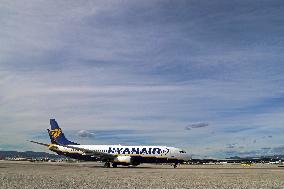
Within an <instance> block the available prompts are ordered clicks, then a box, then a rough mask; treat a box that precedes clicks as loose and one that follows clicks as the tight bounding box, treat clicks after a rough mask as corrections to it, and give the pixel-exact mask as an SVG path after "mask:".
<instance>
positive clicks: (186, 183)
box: [0, 161, 284, 189]
mask: <svg viewBox="0 0 284 189" xmlns="http://www.w3.org/2000/svg"><path fill="white" fill-rule="evenodd" d="M0 188H1V189H2V188H3V189H10V188H21V189H30V188H31V189H34V188H38V189H39V188H45V189H47V188H52V189H59V188H60V189H64V188H68V189H73V188H74V189H75V188H76V189H82V188H86V189H87V188H88V189H90V188H206V189H210V188H218V189H222V188H226V189H228V188H258V189H259V188H269V189H272V188H283V189H284V168H283V167H278V166H277V165H261V164H260V165H254V166H251V167H245V166H242V165H239V164H236V165H230V164H228V165H180V166H179V167H178V168H176V169H174V168H173V167H172V166H170V165H149V164H145V165H141V166H138V167H121V168H120V167H118V168H103V167H102V164H99V163H31V162H10V161H0Z"/></svg>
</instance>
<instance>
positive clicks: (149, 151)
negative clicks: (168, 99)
mask: <svg viewBox="0 0 284 189" xmlns="http://www.w3.org/2000/svg"><path fill="white" fill-rule="evenodd" d="M50 125H51V130H49V129H47V130H48V134H49V137H50V140H51V144H44V143H41V142H36V141H30V142H33V143H36V144H40V145H43V146H46V147H48V148H49V150H51V151H53V152H55V153H57V154H59V155H64V156H67V157H70V158H73V159H79V160H85V161H102V162H105V164H104V167H110V166H111V164H112V167H117V165H124V166H129V165H132V166H137V165H139V164H141V163H171V164H173V165H174V168H176V167H177V165H178V164H180V163H182V162H185V161H189V160H190V159H191V156H190V155H189V154H187V153H186V152H185V151H184V150H182V149H179V148H175V147H168V146H122V145H80V144H77V143H74V142H71V141H69V140H68V139H67V138H66V137H65V136H64V134H63V132H62V130H61V128H60V127H59V125H58V124H57V122H56V121H55V119H50Z"/></svg>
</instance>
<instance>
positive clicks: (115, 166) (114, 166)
mask: <svg viewBox="0 0 284 189" xmlns="http://www.w3.org/2000/svg"><path fill="white" fill-rule="evenodd" d="M112 167H113V168H117V164H116V163H112ZM104 168H110V162H105V164H104Z"/></svg>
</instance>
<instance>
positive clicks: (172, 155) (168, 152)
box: [58, 145, 191, 161]
mask: <svg viewBox="0 0 284 189" xmlns="http://www.w3.org/2000/svg"><path fill="white" fill-rule="evenodd" d="M70 147H75V148H76V147H78V148H82V149H86V150H91V151H96V152H101V153H106V154H111V155H116V156H117V157H119V156H130V157H135V156H136V157H137V156H139V157H143V158H147V159H149V158H156V159H161V158H162V159H167V160H170V159H172V160H179V161H188V160H190V159H191V156H190V155H189V154H187V153H186V152H185V151H184V150H182V149H179V148H175V147H167V146H123V145H70ZM58 149H59V150H60V151H61V152H65V153H73V154H74V153H77V154H84V152H82V151H80V150H75V149H72V148H68V146H60V145H59V146H58Z"/></svg>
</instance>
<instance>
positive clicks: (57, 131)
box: [48, 119, 78, 145]
mask: <svg viewBox="0 0 284 189" xmlns="http://www.w3.org/2000/svg"><path fill="white" fill-rule="evenodd" d="M50 126H51V130H49V129H48V134H49V136H50V140H51V143H52V144H59V145H78V144H77V143H75V142H71V141H70V140H68V139H67V138H66V137H65V135H64V133H63V132H62V129H61V128H60V127H59V125H58V123H57V122H56V121H55V119H50Z"/></svg>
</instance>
